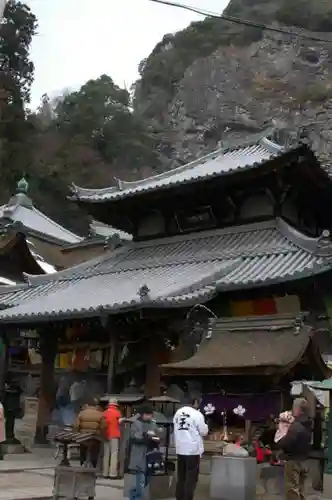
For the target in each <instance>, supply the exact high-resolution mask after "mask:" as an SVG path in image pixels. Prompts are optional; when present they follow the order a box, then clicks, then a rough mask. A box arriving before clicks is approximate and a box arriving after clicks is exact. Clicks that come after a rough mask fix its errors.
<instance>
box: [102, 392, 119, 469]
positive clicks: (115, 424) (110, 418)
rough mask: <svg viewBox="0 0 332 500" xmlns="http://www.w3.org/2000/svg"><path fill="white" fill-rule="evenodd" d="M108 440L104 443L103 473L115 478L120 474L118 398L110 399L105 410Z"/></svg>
mask: <svg viewBox="0 0 332 500" xmlns="http://www.w3.org/2000/svg"><path fill="white" fill-rule="evenodd" d="M104 419H105V425H106V433H105V434H106V435H105V437H106V441H105V443H104V460H103V475H104V477H110V478H112V479H115V478H116V477H117V476H118V454H119V443H120V420H121V413H120V410H119V405H118V402H117V401H116V399H110V400H109V403H108V407H107V410H106V411H105V412H104Z"/></svg>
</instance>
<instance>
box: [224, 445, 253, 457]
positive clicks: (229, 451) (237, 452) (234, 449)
mask: <svg viewBox="0 0 332 500" xmlns="http://www.w3.org/2000/svg"><path fill="white" fill-rule="evenodd" d="M223 455H225V456H227V457H249V453H248V452H247V450H246V449H245V448H242V446H237V445H236V444H233V443H229V444H226V446H225V448H224V449H223Z"/></svg>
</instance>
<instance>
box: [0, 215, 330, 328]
mask: <svg viewBox="0 0 332 500" xmlns="http://www.w3.org/2000/svg"><path fill="white" fill-rule="evenodd" d="M331 256H332V246H331V244H330V246H329V244H327V245H326V242H325V244H324V255H321V245H320V240H316V239H313V238H308V237H306V236H304V235H302V234H301V233H299V232H298V231H296V230H295V229H293V228H291V227H290V226H288V225H287V224H286V223H285V222H284V221H282V220H281V219H277V220H273V221H270V222H265V223H260V224H250V225H245V226H241V227H236V228H234V227H233V228H229V229H222V230H214V231H207V232H202V233H196V234H192V235H182V236H177V237H173V238H168V239H162V240H158V241H149V242H141V243H137V242H133V243H128V244H127V245H126V246H124V247H122V248H121V249H119V250H117V251H115V252H112V253H109V254H107V255H103V256H100V257H98V258H96V259H95V260H93V261H90V262H85V263H84V264H82V265H79V266H76V267H75V268H72V269H68V270H65V271H61V272H59V273H55V274H52V275H44V276H39V277H29V279H30V284H29V285H26V286H21V287H16V288H15V287H7V290H8V291H7V293H5V292H4V291H3V293H2V295H0V303H1V304H2V305H3V307H9V309H6V310H4V311H2V312H1V313H0V319H1V320H2V321H10V322H15V321H24V320H28V319H41V320H42V319H43V318H45V317H46V318H57V317H70V316H75V315H76V316H78V315H90V316H93V315H96V314H100V313H101V312H103V311H104V312H109V313H112V312H113V313H116V312H120V311H123V310H127V309H142V308H146V307H179V306H186V305H188V306H189V305H191V304H194V303H196V302H204V301H206V300H208V299H209V298H211V297H213V296H214V295H216V294H217V293H218V292H220V291H223V290H230V289H241V288H243V287H252V286H259V285H262V284H269V283H276V282H280V281H287V280H293V279H298V278H303V277H306V276H310V275H313V274H316V273H319V272H324V271H325V270H328V269H331V267H332V260H331ZM142 287H143V288H146V289H147V293H146V294H140V289H142ZM12 306H15V307H12ZM11 307H12V308H11Z"/></svg>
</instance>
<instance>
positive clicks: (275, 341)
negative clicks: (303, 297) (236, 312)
mask: <svg viewBox="0 0 332 500" xmlns="http://www.w3.org/2000/svg"><path fill="white" fill-rule="evenodd" d="M311 343H313V345H312V346H311V347H312V349H313V351H314V352H315V354H316V357H317V359H318V362H319V365H320V366H321V369H322V375H324V372H326V373H328V371H329V370H328V368H327V366H326V365H325V363H324V361H323V358H322V357H321V356H320V355H319V352H318V348H317V346H316V345H315V344H316V343H315V342H313V339H312V332H311V328H310V327H309V326H307V325H304V324H303V323H302V321H301V319H300V318H295V317H292V316H291V315H273V316H265V317H264V316H260V317H254V316H252V317H247V318H241V319H234V318H231V319H218V320H217V321H216V322H215V323H214V325H213V326H212V336H211V338H209V339H205V340H203V342H202V344H201V346H200V347H199V348H198V350H197V352H196V354H194V355H193V356H192V357H191V358H189V359H186V360H184V361H179V362H176V363H168V364H167V365H163V371H164V373H165V374H169V375H172V374H176V373H179V374H181V373H182V374H185V373H190V372H191V371H196V370H199V371H200V372H204V371H207V372H208V373H210V374H211V373H223V372H224V373H225V372H227V371H232V370H236V369H249V370H250V369H255V368H273V369H276V370H278V369H290V368H291V367H292V366H293V365H295V364H296V363H298V362H299V361H300V360H301V358H302V357H303V355H304V354H305V352H306V350H307V349H308V348H309V346H310V344H311Z"/></svg>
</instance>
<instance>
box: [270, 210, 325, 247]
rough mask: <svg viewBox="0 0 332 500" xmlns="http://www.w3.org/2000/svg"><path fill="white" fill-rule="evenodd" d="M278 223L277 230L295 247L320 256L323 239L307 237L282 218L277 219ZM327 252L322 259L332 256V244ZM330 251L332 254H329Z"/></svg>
mask: <svg viewBox="0 0 332 500" xmlns="http://www.w3.org/2000/svg"><path fill="white" fill-rule="evenodd" d="M276 221H277V229H278V230H279V231H280V233H281V234H282V235H283V236H284V237H285V238H286V239H288V240H289V241H291V243H293V245H296V246H297V247H298V248H300V249H301V250H305V251H306V252H308V253H311V254H319V242H320V240H321V238H319V237H318V238H315V237H312V236H307V235H305V234H304V233H302V232H301V231H299V230H298V229H296V228H295V227H293V226H291V225H290V224H288V222H286V221H285V219H283V218H282V217H278V218H277V219H276ZM325 249H326V250H327V251H326V252H325V253H324V254H323V255H322V257H324V256H329V255H331V256H332V242H331V245H330V247H328V246H327V247H325ZM328 250H330V252H328Z"/></svg>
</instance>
